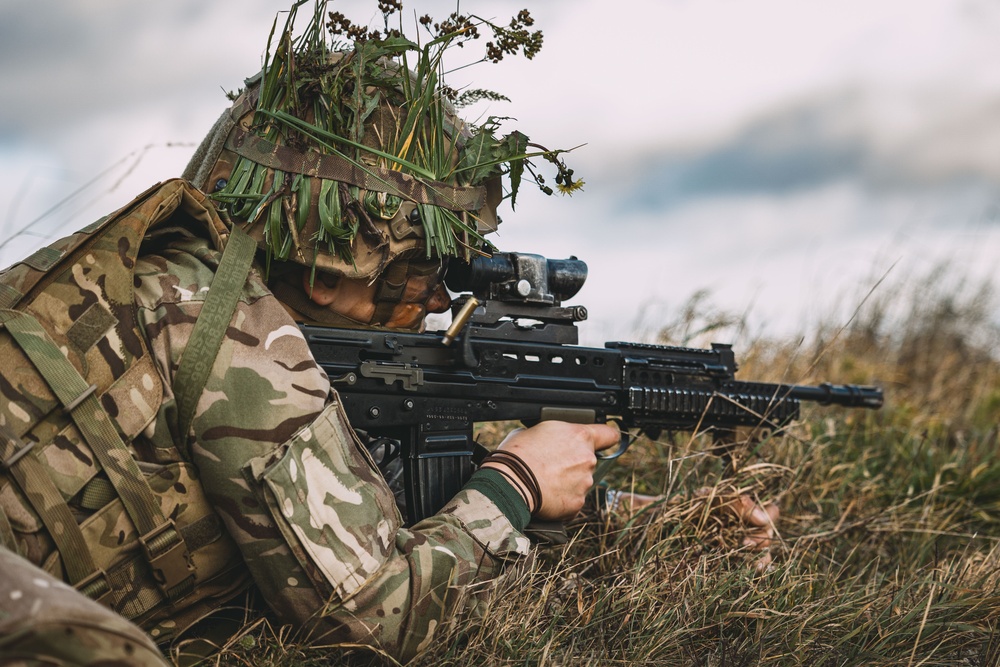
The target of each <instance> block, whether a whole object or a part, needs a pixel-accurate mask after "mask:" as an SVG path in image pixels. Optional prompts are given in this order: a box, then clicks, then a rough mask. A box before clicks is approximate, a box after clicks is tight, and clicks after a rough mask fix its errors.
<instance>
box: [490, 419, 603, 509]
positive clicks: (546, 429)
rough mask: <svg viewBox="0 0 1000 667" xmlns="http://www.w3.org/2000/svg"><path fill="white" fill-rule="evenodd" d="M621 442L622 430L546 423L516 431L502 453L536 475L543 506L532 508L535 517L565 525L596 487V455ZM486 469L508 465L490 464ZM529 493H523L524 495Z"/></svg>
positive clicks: (501, 447) (597, 426) (598, 426)
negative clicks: (562, 521) (519, 461)
mask: <svg viewBox="0 0 1000 667" xmlns="http://www.w3.org/2000/svg"><path fill="white" fill-rule="evenodd" d="M619 439H620V438H619V432H618V429H617V428H615V427H613V426H608V425H606V424H568V423H566V422H559V421H546V422H541V423H540V424H537V425H535V426H532V427H531V428H526V429H517V430H515V431H512V432H511V433H510V434H509V435H508V436H507V437H506V438H505V439H504V441H503V442H502V443H500V447H499V449H502V450H506V451H508V452H510V453H512V454H515V455H517V456H518V457H520V458H521V460H522V461H524V463H525V464H526V465H527V466H528V468H530V469H531V471H532V472H533V473H534V474H535V478H536V479H537V480H538V486H539V489H540V490H541V492H542V506H541V507H530V506H529V508H528V509H529V510H530V511H531V513H532V514H533V515H534V516H536V517H538V518H539V519H543V520H546V521H561V520H564V519H569V518H572V517H573V516H574V515H576V513H577V512H579V511H580V510H581V509H582V508H583V502H584V500H585V499H586V496H587V492H588V491H589V490H590V487H591V486H593V484H594V468H595V467H596V465H597V457H596V456H595V452H596V451H599V450H602V449H607V448H609V447H612V446H613V445H616V444H618V442H619ZM484 465H485V466H486V467H501V466H503V465H504V464H503V463H501V462H499V461H488V462H487V463H486V464H484ZM525 491H526V490H525V489H522V493H524V492H525ZM525 495H527V494H526V493H525ZM529 503H530V501H529Z"/></svg>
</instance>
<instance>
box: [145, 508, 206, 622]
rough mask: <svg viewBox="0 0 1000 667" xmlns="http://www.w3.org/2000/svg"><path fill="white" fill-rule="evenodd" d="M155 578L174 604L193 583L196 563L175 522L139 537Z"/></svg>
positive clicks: (186, 592) (169, 522) (165, 595)
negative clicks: (192, 559)
mask: <svg viewBox="0 0 1000 667" xmlns="http://www.w3.org/2000/svg"><path fill="white" fill-rule="evenodd" d="M139 543H140V544H142V549H143V551H144V552H145V553H146V560H147V561H148V562H149V566H150V568H151V569H152V571H153V579H154V580H155V581H156V585H157V586H158V587H159V589H160V592H161V593H163V595H164V597H166V598H167V599H168V600H170V601H171V602H173V601H175V600H178V599H180V598H182V597H184V596H185V595H187V594H188V593H189V592H190V591H191V590H192V588H193V584H194V563H193V562H192V561H191V554H190V553H189V552H188V548H187V544H186V543H185V542H184V538H183V537H181V534H180V533H179V532H178V531H177V527H176V526H175V525H174V522H173V521H167V522H165V523H163V524H161V525H159V526H157V527H156V528H154V529H153V530H151V531H149V532H148V533H146V534H145V535H143V536H142V537H140V538H139Z"/></svg>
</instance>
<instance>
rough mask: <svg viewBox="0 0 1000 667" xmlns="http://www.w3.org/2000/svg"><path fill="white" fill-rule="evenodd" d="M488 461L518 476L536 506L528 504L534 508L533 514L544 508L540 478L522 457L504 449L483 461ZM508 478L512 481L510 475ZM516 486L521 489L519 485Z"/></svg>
mask: <svg viewBox="0 0 1000 667" xmlns="http://www.w3.org/2000/svg"><path fill="white" fill-rule="evenodd" d="M488 461H493V462H495V463H500V464H502V465H503V466H504V467H506V468H507V469H509V470H510V471H511V472H512V473H513V474H514V475H516V476H517V479H518V480H519V481H520V482H521V485H523V487H524V489H526V490H527V493H528V496H530V498H531V500H533V501H534V505H532V503H530V502H529V503H528V507H529V508H533V512H532V513H534V512H537V511H538V510H540V509H541V508H542V489H541V487H540V486H539V485H538V478H537V477H535V473H533V472H532V471H531V468H529V467H528V464H526V463H525V462H524V461H523V460H522V459H521V457H520V456H518V455H517V454H513V453H511V452H508V451H506V450H503V449H498V450H496V451H495V452H493V453H492V454H490V455H489V456H487V457H486V458H485V459H483V463H486V462H488ZM494 470H498V471H499V472H503V471H502V470H501V469H499V468H494ZM507 478H508V479H511V477H510V475H507ZM514 486H515V487H517V488H520V487H519V486H518V485H517V484H515V485H514ZM523 495H524V494H523V493H522V496H523ZM525 500H526V501H527V500H528V499H527V498H525Z"/></svg>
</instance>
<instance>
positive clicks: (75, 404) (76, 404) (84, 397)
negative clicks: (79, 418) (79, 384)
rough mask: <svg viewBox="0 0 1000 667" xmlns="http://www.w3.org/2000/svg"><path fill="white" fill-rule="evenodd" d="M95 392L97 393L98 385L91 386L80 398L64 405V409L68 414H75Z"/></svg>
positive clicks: (82, 392) (81, 393)
mask: <svg viewBox="0 0 1000 667" xmlns="http://www.w3.org/2000/svg"><path fill="white" fill-rule="evenodd" d="M95 391H97V385H96V384H92V385H90V386H89V387H87V388H86V389H84V390H83V391H81V392H80V395H79V396H77V397H76V398H74V399H73V400H72V401H70V402H69V403H67V404H66V405H64V406H63V409H64V410H66V412H73V411H74V410H76V409H77V408H78V407H80V404H81V403H83V402H84V401H85V400H87V397H89V396H90V395H91V394H93V393H94V392H95Z"/></svg>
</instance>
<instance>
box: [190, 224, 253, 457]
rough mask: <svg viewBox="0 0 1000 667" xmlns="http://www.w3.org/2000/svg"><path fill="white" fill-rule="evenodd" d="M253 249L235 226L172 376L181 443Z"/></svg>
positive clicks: (224, 330) (241, 288) (226, 324)
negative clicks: (175, 371)
mask: <svg viewBox="0 0 1000 667" xmlns="http://www.w3.org/2000/svg"><path fill="white" fill-rule="evenodd" d="M256 250H257V244H256V242H255V241H254V240H253V239H252V238H250V237H249V236H247V234H246V233H244V232H243V231H242V230H241V229H240V228H239V227H235V226H234V227H233V230H232V233H230V235H229V241H228V242H227V243H226V249H225V251H223V253H222V259H221V260H220V262H219V268H218V270H217V271H216V273H215V278H213V279H212V285H211V286H210V287H209V289H208V295H207V296H206V297H205V302H204V304H202V307H201V313H199V315H198V320H197V321H196V322H195V324H194V329H193V330H192V331H191V337H190V339H189V340H188V344H187V347H186V348H184V353H183V354H182V355H181V360H180V364H179V365H178V368H177V373H176V374H175V375H174V394H175V395H176V396H177V426H178V430H177V437H178V439H179V440H180V442H184V441H185V440H186V439H187V436H188V433H190V431H191V423H192V422H193V421H194V413H195V409H196V408H197V407H198V399H199V398H201V394H202V391H204V389H205V384H206V383H207V382H208V376H209V375H210V374H211V372H212V366H213V364H214V363H215V357H216V356H218V354H219V349H220V348H221V347H222V339H223V337H224V336H225V334H226V329H227V328H228V327H229V322H230V321H231V320H232V319H233V313H234V312H236V304H237V303H238V302H239V299H240V294H241V293H242V291H243V285H244V284H246V280H247V275H248V274H249V273H250V264H251V263H252V262H253V256H254V253H255V252H256Z"/></svg>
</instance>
